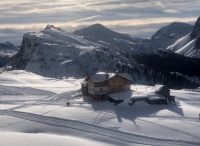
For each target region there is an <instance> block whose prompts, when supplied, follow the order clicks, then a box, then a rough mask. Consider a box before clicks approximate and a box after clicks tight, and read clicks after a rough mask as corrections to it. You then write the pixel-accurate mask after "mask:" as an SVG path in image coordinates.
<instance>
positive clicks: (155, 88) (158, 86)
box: [151, 84, 169, 92]
mask: <svg viewBox="0 0 200 146" xmlns="http://www.w3.org/2000/svg"><path fill="white" fill-rule="evenodd" d="M163 88H166V89H168V90H169V88H167V87H166V86H165V85H158V84H156V85H155V86H154V87H153V88H152V89H151V90H155V91H157V92H159V91H161V90H162V89H163Z"/></svg>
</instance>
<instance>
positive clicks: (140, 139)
mask: <svg viewBox="0 0 200 146" xmlns="http://www.w3.org/2000/svg"><path fill="white" fill-rule="evenodd" d="M0 115H6V116H11V117H16V118H21V119H24V120H28V121H33V122H38V123H43V124H48V125H52V126H57V127H65V128H72V129H76V130H81V131H85V132H89V133H95V134H98V135H102V136H107V137H111V138H114V139H119V140H123V141H126V142H130V143H137V144H144V145H154V146H161V145H162V146H172V145H181V146H188V145H190V146H199V144H200V141H199V142H189V141H184V140H174V139H159V138H154V137H147V136H142V135H137V134H131V133H126V132H122V131H116V130H113V129H109V128H104V127H99V126H95V125H92V124H87V123H83V122H79V121H75V120H69V119H61V118H56V117H47V116H41V115H36V114H31V113H25V112H18V111H10V110H0Z"/></svg>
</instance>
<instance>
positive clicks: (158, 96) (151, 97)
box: [148, 94, 166, 100]
mask: <svg viewBox="0 0 200 146" xmlns="http://www.w3.org/2000/svg"><path fill="white" fill-rule="evenodd" d="M148 99H149V100H158V99H166V98H165V97H163V96H162V95H158V94H156V95H155V96H149V97H148Z"/></svg>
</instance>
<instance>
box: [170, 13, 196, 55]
mask: <svg viewBox="0 0 200 146" xmlns="http://www.w3.org/2000/svg"><path fill="white" fill-rule="evenodd" d="M167 49H168V50H171V51H173V52H175V53H178V54H181V55H184V56H187V57H194V58H200V17H199V18H198V19H197V21H196V23H195V26H194V28H193V31H192V32H190V33H189V34H188V35H186V36H184V37H183V38H181V39H179V40H177V41H176V42H175V43H174V44H172V45H170V46H169V47H168V48H167Z"/></svg>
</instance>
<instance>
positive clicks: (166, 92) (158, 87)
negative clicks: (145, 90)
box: [151, 84, 170, 99]
mask: <svg viewBox="0 0 200 146" xmlns="http://www.w3.org/2000/svg"><path fill="white" fill-rule="evenodd" d="M151 90H154V91H156V93H158V94H160V95H162V96H164V97H165V98H167V99H169V98H170V90H169V88H167V87H166V86H165V85H158V84H156V85H155V86H154V87H153V88H152V89H151Z"/></svg>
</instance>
